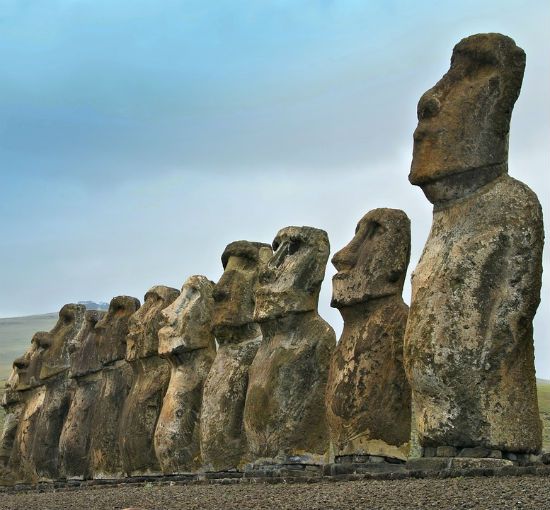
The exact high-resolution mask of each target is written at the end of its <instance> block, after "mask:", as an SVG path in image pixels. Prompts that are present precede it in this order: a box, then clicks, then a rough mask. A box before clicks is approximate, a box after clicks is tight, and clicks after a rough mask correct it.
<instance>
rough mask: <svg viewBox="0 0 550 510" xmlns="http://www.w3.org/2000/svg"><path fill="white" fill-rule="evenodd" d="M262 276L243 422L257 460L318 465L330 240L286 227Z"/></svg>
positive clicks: (328, 339) (324, 442) (331, 341)
mask: <svg viewBox="0 0 550 510" xmlns="http://www.w3.org/2000/svg"><path fill="white" fill-rule="evenodd" d="M273 250H274V253H273V256H272V257H271V259H270V260H269V262H268V264H267V265H266V267H265V268H264V269H263V271H262V273H261V274H260V286H259V289H258V291H257V292H256V306H255V310H254V319H255V320H256V321H257V322H259V323H260V327H261V330H262V336H263V340H262V343H261V345H260V347H259V349H258V352H257V354H256V357H255V358H254V361H253V362H252V365H251V367H250V372H249V385H248V392H247V396H246V404H245V411H244V425H245V430H246V437H247V441H248V448H249V452H250V454H251V456H252V459H258V463H262V462H264V461H266V462H278V463H289V462H290V463H292V462H299V463H321V462H324V461H325V460H326V454H327V451H328V446H329V433H328V427H327V422H326V417H325V406H324V396H325V389H326V383H327V376H328V370H329V364H330V357H331V354H332V351H333V349H334V346H335V343H336V339H335V334H334V331H333V330H332V328H331V327H330V326H329V325H328V324H327V323H326V322H325V321H324V320H323V319H322V318H321V317H320V316H319V315H318V313H317V304H318V300H319V291H320V289H321V283H322V281H323V277H324V274H325V267H326V263H327V259H328V255H329V251H330V247H329V241H328V236H327V234H326V232H324V231H323V230H318V229H315V228H311V227H287V228H284V229H282V230H281V231H279V233H278V234H277V236H276V237H275V240H274V241H273Z"/></svg>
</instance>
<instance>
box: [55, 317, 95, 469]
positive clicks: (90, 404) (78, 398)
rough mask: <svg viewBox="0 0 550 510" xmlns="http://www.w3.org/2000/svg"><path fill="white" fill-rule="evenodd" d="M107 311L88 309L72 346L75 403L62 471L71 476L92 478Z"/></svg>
mask: <svg viewBox="0 0 550 510" xmlns="http://www.w3.org/2000/svg"><path fill="white" fill-rule="evenodd" d="M104 313H105V312H100V311H97V310H87V311H86V313H85V314H84V325H83V326H82V328H81V330H80V332H79V334H78V335H77V337H76V339H75V342H74V344H72V345H71V346H70V347H69V351H70V358H71V359H70V361H71V368H70V371H69V377H70V378H72V379H74V389H73V393H72V396H71V405H70V407H69V411H68V413H67V418H66V419H65V423H64V424H63V430H62V431H61V436H60V438H59V459H60V471H61V474H62V475H63V476H66V477H68V478H73V477H78V478H90V476H91V473H90V467H89V464H90V462H89V453H90V439H91V433H92V423H93V418H94V407H95V404H96V402H97V400H98V396H99V388H100V387H101V373H100V370H101V364H100V362H99V358H98V356H97V348H96V345H97V335H96V331H95V326H96V324H97V322H98V321H99V320H100V319H101V317H102V315H104Z"/></svg>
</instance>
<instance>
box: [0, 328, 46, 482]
mask: <svg viewBox="0 0 550 510" xmlns="http://www.w3.org/2000/svg"><path fill="white" fill-rule="evenodd" d="M47 335H48V333H46V332H42V331H41V332H38V333H35V334H34V335H33V338H32V342H31V346H30V347H29V349H27V351H26V352H25V354H24V355H23V356H21V357H19V358H17V359H16V360H15V361H14V363H13V366H14V372H15V373H14V374H13V383H14V390H15V393H17V399H18V400H19V401H20V407H19V409H18V411H19V412H18V413H17V414H18V419H17V423H16V424H14V423H12V424H11V427H14V426H15V430H10V431H9V432H8V433H9V434H10V435H11V434H13V442H12V441H11V439H10V438H6V439H7V440H8V441H9V442H11V452H10V458H9V461H8V468H7V470H6V474H5V475H4V476H3V478H4V479H5V480H7V481H8V482H16V481H32V480H34V479H35V472H34V468H33V465H32V441H33V438H34V432H35V429H36V427H37V425H38V417H39V415H40V408H41V406H42V403H43V402H44V392H45V389H44V387H43V386H42V385H41V384H40V377H39V374H40V368H41V358H42V353H43V349H42V347H41V343H42V340H43V339H44V338H45V337H47ZM7 447H8V448H9V445H7Z"/></svg>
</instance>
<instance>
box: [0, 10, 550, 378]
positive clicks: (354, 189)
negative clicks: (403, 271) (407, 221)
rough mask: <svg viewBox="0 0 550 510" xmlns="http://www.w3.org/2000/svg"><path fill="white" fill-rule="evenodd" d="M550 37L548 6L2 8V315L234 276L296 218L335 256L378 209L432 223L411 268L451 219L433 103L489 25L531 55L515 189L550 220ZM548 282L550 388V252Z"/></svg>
mask: <svg viewBox="0 0 550 510" xmlns="http://www.w3.org/2000/svg"><path fill="white" fill-rule="evenodd" d="M548 26H550V3H548V2H544V1H540V0H538V1H529V0H525V1H519V0H517V1H516V0H486V1H480V0H477V1H470V0H464V1H461V2H452V3H451V2H449V3H446V2H440V1H427V0H426V1H422V0H417V1H415V2H411V1H407V2H406V1H393V0H385V1H382V0H378V1H375V0H373V1H370V2H365V1H364V0H361V1H352V0H339V1H337V2H336V1H330V0H316V1H314V0H310V1H303V0H277V1H275V0H271V1H269V0H265V1H261V0H257V1H252V0H232V1H225V0H216V1H213V0H211V1H206V0H197V1H195V0H188V1H181V0H179V1H177V0H163V1H162V2H159V1H158V0H131V1H129V0H118V1H116V2H113V1H112V0H48V1H47V2H44V1H43V0H0V61H1V62H2V71H3V73H2V75H3V76H2V80H0V232H1V236H0V268H1V269H0V317H12V316H19V315H29V314H36V313H46V312H52V311H56V310H58V309H59V308H60V307H61V306H62V305H63V304H64V303H68V302H74V301H80V300H96V301H109V300H110V298H111V297H113V296H115V295H120V294H128V295H134V296H136V297H139V298H140V299H142V298H143V295H144V293H145V292H146V291H147V289H148V288H149V287H151V286H153V285H155V284H165V285H169V286H173V287H177V288H180V287H181V285H182V284H183V282H184V281H185V280H186V279H187V277H188V276H190V275H192V274H204V275H207V276H208V277H209V278H210V279H212V280H214V281H216V280H217V279H218V278H219V277H220V275H221V273H222V266H221V262H220V256H221V253H222V252H223V249H224V248H225V246H226V245H227V244H228V243H230V242H232V241H234V240H238V239H247V240H252V241H263V242H271V241H272V240H273V238H274V237H275V234H276V233H277V231H278V230H279V229H280V228H282V227H285V226H288V225H310V226H314V227H318V228H322V229H324V230H326V231H327V232H328V234H329V237H330V241H331V246H332V254H333V253H335V252H336V251H337V250H339V249H340V248H341V247H343V246H344V245H345V244H347V242H349V240H350V239H351V238H352V237H353V233H354V229H355V225H356V223H357V221H358V220H359V219H360V218H361V217H362V216H363V215H364V214H365V213H366V212H367V211H369V210H371V209H374V208H376V207H394V208H399V209H403V210H404V211H405V212H406V213H407V214H408V215H409V217H410V218H411V222H412V256H411V264H410V266H409V273H410V271H412V269H414V267H415V265H416V263H417V261H418V258H419V257H420V254H421V251H422V248H423V245H424V242H425V240H426V238H427V235H428V232H429V228H430V224H431V205H430V204H429V202H428V201H427V200H426V199H425V197H424V195H423V194H422V191H421V190H420V189H419V188H417V187H414V186H411V185H410V184H409V182H408V180H407V175H408V172H409V168H410V162H411V154H412V133H413V131H414V128H415V126H416V122H417V121H416V104H417V102H418V99H419V98H420V96H421V95H422V93H423V92H424V91H426V90H427V89H428V88H430V87H432V86H433V85H434V84H435V83H436V81H437V80H438V79H439V78H440V77H441V76H442V75H443V74H444V73H445V72H446V71H447V69H448V67H449V60H450V56H451V52H452V48H453V46H454V45H455V44H456V43H457V42H458V41H459V40H460V39H461V38H463V37H466V36H468V35H471V34H474V33H479V32H501V33H504V34H506V35H509V36H511V37H512V38H514V40H515V41H516V43H517V44H518V45H519V46H521V47H522V48H523V49H524V50H525V51H526V53H527V68H526V73H525V78H524V83H523V88H522V92H521V95H520V98H519V100H518V102H517V103H516V107H515V110H514V114H513V118H512V128H511V133H510V175H512V176H513V177H515V178H517V179H520V180H521V181H523V182H525V183H526V184H528V185H529V186H530V187H531V188H532V189H533V190H534V191H535V192H536V193H537V194H538V196H539V199H540V201H541V203H542V205H543V210H544V214H545V215H546V217H547V218H548V217H550V212H549V210H548V206H549V203H550V201H549V195H550V190H549V186H548V170H549V169H550V168H549V163H550V161H549V160H550V152H549V146H548V140H550V101H549V100H548V90H550V58H549V56H550V52H549V50H550V39H549V38H548V36H547V28H548ZM546 236H547V237H548V228H546ZM544 268H545V274H544V277H543V291H542V296H543V299H542V302H541V305H540V307H539V311H538V314H537V317H536V319H535V345H536V365H537V374H538V376H539V377H544V378H550V305H549V299H548V296H549V295H550V294H549V291H550V279H549V276H548V275H549V273H550V257H549V255H548V250H545V254H544ZM334 272H335V270H334V268H333V267H332V265H331V264H330V262H329V264H328V266H327V275H326V279H325V282H324V285H323V289H322V292H321V298H320V305H319V309H320V313H321V315H322V316H323V317H324V318H325V319H327V320H328V321H329V322H330V323H331V324H332V325H333V327H334V329H335V330H336V331H337V333H338V334H339V332H340V331H341V329H342V320H341V317H340V315H339V313H338V312H337V311H336V310H333V309H331V308H330V307H329V301H330V293H331V285H330V279H331V277H332V275H333V274H334ZM407 280H408V278H407ZM404 299H405V301H407V302H409V301H410V284H409V283H407V284H406V286H405V290H404Z"/></svg>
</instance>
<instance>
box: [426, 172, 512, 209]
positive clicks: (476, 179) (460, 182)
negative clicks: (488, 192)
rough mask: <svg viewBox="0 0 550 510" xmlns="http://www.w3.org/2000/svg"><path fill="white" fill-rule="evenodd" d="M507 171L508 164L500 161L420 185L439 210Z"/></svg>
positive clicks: (479, 188) (465, 196) (474, 191)
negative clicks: (496, 163)
mask: <svg viewBox="0 0 550 510" xmlns="http://www.w3.org/2000/svg"><path fill="white" fill-rule="evenodd" d="M507 173H508V164H507V163H502V164H498V165H491V166H486V167H480V168H473V169H471V170H467V171H465V172H461V173H459V174H455V175H449V176H448V177H444V178H442V179H437V180H435V181H431V182H427V183H425V184H421V185H420V186H421V188H422V191H423V192H424V195H426V198H427V199H428V200H429V201H430V202H431V203H432V204H433V205H434V210H439V209H445V208H446V207H449V206H451V205H453V204H454V203H456V202H458V201H460V200H462V199H464V198H467V197H469V196H470V195H473V194H474V193H476V192H477V191H478V190H481V189H482V188H484V187H485V186H487V185H489V184H491V183H493V182H494V181H496V180H497V179H498V178H499V177H501V176H502V175H506V174H507Z"/></svg>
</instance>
